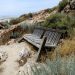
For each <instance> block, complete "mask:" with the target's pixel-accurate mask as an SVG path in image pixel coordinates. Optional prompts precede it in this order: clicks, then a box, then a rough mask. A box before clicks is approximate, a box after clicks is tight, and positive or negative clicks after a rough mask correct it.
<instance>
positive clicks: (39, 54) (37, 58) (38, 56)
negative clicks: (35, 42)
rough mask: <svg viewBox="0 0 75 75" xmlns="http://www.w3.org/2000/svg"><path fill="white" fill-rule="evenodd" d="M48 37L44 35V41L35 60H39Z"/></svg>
mask: <svg viewBox="0 0 75 75" xmlns="http://www.w3.org/2000/svg"><path fill="white" fill-rule="evenodd" d="M46 39H47V38H46V37H43V39H42V43H41V45H40V48H39V50H38V53H37V57H36V60H35V61H36V62H37V61H39V58H40V56H41V52H42V50H45V49H44V48H45V43H46Z"/></svg>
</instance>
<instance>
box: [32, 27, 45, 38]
mask: <svg viewBox="0 0 75 75" xmlns="http://www.w3.org/2000/svg"><path fill="white" fill-rule="evenodd" d="M44 32H45V29H44V28H35V29H34V31H33V33H32V34H33V35H36V36H38V37H40V38H41V37H42V36H43V34H44Z"/></svg>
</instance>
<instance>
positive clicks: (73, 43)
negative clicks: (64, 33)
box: [60, 38, 75, 56]
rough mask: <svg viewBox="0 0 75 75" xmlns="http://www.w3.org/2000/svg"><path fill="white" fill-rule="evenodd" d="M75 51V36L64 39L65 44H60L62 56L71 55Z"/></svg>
mask: <svg viewBox="0 0 75 75" xmlns="http://www.w3.org/2000/svg"><path fill="white" fill-rule="evenodd" d="M73 52H74V53H75V38H73V39H71V40H70V39H67V40H64V41H63V44H61V45H60V54H61V55H62V56H64V55H70V54H71V53H73Z"/></svg>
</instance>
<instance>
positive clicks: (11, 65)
mask: <svg viewBox="0 0 75 75" xmlns="http://www.w3.org/2000/svg"><path fill="white" fill-rule="evenodd" d="M23 47H27V48H28V46H27V44H25V43H20V44H18V43H17V44H13V45H9V46H1V47H0V49H3V50H6V51H7V53H8V58H7V60H6V61H5V62H4V63H3V64H1V65H0V75H16V72H17V70H18V69H19V65H18V63H17V62H16V60H17V58H18V52H19V50H22V49H23Z"/></svg>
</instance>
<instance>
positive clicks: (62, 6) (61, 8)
mask: <svg viewBox="0 0 75 75" xmlns="http://www.w3.org/2000/svg"><path fill="white" fill-rule="evenodd" d="M67 4H68V0H63V1H61V2H60V3H59V10H58V11H61V10H63V9H64V7H65V6H66V5H67Z"/></svg>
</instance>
